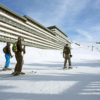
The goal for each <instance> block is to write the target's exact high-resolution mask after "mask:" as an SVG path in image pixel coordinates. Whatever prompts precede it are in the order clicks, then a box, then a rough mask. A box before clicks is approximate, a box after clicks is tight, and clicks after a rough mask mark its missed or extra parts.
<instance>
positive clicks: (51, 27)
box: [47, 25, 68, 37]
mask: <svg viewBox="0 0 100 100" xmlns="http://www.w3.org/2000/svg"><path fill="white" fill-rule="evenodd" d="M47 28H48V29H54V28H56V29H58V30H59V31H60V32H61V33H62V34H63V35H65V36H66V37H68V36H67V35H66V34H65V33H64V32H62V31H61V30H60V29H59V28H58V27H57V26H55V25H54V26H50V27H47Z"/></svg>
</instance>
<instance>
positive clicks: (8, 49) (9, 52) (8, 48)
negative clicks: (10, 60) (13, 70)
mask: <svg viewBox="0 0 100 100" xmlns="http://www.w3.org/2000/svg"><path fill="white" fill-rule="evenodd" d="M7 51H8V54H10V56H11V57H13V56H12V54H11V50H10V46H7Z"/></svg>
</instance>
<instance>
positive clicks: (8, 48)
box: [3, 42, 13, 70]
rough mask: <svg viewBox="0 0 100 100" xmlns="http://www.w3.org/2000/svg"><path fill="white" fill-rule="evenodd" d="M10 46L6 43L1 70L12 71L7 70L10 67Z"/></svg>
mask: <svg viewBox="0 0 100 100" xmlns="http://www.w3.org/2000/svg"><path fill="white" fill-rule="evenodd" d="M10 46H11V44H10V43H9V42H8V43H7V45H6V47H5V48H6V53H5V58H6V63H5V68H4V69H3V70H12V69H10V68H9V65H10V58H12V57H13V56H12V54H11V49H10Z"/></svg>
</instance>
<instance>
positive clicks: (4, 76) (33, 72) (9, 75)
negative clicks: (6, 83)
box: [0, 71, 36, 78]
mask: <svg viewBox="0 0 100 100" xmlns="http://www.w3.org/2000/svg"><path fill="white" fill-rule="evenodd" d="M35 73H36V72H35V71H31V72H26V73H25V74H19V75H16V76H21V75H30V74H35ZM0 77H1V78H8V77H14V75H12V74H6V75H2V76H0Z"/></svg>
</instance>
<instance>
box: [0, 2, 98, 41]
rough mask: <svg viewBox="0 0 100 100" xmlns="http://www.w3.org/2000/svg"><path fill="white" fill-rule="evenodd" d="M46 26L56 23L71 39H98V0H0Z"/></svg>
mask: <svg viewBox="0 0 100 100" xmlns="http://www.w3.org/2000/svg"><path fill="white" fill-rule="evenodd" d="M0 3H1V4H3V5H4V6H6V7H8V8H10V9H11V10H13V11H15V12H16V13H18V14H20V15H22V16H23V15H28V16H30V17H31V18H33V19H34V20H36V21H37V22H39V23H41V24H42V25H44V26H45V27H48V26H52V25H56V26H57V27H58V28H59V29H61V30H62V31H63V32H64V33H65V34H67V35H68V39H69V40H70V41H77V42H100V0H0Z"/></svg>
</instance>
